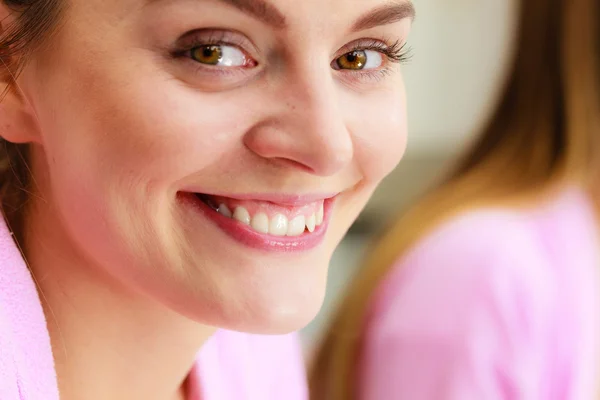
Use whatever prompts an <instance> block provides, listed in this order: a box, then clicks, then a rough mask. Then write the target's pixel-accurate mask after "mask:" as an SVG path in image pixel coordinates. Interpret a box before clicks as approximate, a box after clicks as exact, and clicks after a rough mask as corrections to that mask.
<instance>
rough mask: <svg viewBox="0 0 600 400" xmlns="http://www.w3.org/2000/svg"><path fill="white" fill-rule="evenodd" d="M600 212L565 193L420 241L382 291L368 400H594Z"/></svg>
mask: <svg viewBox="0 0 600 400" xmlns="http://www.w3.org/2000/svg"><path fill="white" fill-rule="evenodd" d="M598 261H599V254H598V235H597V226H596V217H595V215H594V213H593V211H592V207H591V205H590V204H589V202H588V199H587V198H586V197H585V195H584V194H583V193H581V192H579V191H577V190H569V191H567V192H565V193H563V194H562V195H561V196H559V197H557V198H556V199H554V200H553V201H551V202H550V203H548V204H547V205H545V206H544V207H543V208H541V209H538V210H536V211H517V210H511V209H502V208H498V209H480V210H476V211H471V212H468V213H466V214H463V215H460V216H457V217H455V218H453V219H451V220H449V221H447V222H446V223H444V224H443V225H441V226H439V227H438V228H437V229H435V231H433V232H432V233H431V234H429V235H428V236H427V237H425V238H424V239H423V240H421V241H420V243H419V244H418V245H417V246H416V247H415V248H414V249H413V250H412V251H411V252H409V253H408V255H407V256H406V257H405V258H404V259H402V260H401V261H399V262H398V264H397V266H396V267H395V268H394V269H393V270H392V272H391V274H390V275H389V276H388V278H387V279H386V280H385V281H384V283H383V284H382V286H381V287H380V288H379V290H378V292H377V294H376V296H375V298H374V301H373V304H372V307H371V309H370V314H369V319H368V323H367V325H366V327H365V341H364V343H363V345H364V350H363V354H362V357H363V358H362V361H361V363H360V366H359V367H358V368H359V371H358V372H359V374H360V375H359V376H360V382H361V385H360V389H361V390H360V399H361V400H391V399H406V400H517V399H519V400H592V399H595V398H597V394H598V392H597V388H598V385H597V383H599V380H600V370H599V369H598V363H597V361H598V355H599V353H598V349H599V339H600V307H599V303H600V298H599V283H600V276H599V275H598V268H599V267H600V264H599V263H598Z"/></svg>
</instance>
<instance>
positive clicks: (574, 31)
mask: <svg viewBox="0 0 600 400" xmlns="http://www.w3.org/2000/svg"><path fill="white" fill-rule="evenodd" d="M517 40H518V44H517V49H516V53H515V57H514V62H513V66H512V70H511V73H510V76H509V78H508V80H507V83H506V87H505V90H504V93H503V96H502V98H501V100H500V103H499V105H498V107H497V109H496V111H495V113H494V115H493V116H492V118H491V120H490V122H489V124H488V126H487V128H486V129H485V131H484V132H483V134H482V135H481V137H480V139H479V141H478V142H477V143H476V144H475V145H474V146H473V147H472V148H471V150H470V151H468V153H467V154H466V156H465V157H464V158H463V159H462V161H461V162H460V163H459V164H458V166H457V168H456V169H455V172H454V173H453V174H451V175H450V176H449V177H448V178H447V179H446V180H445V182H444V183H443V184H441V185H440V186H439V187H438V188H436V189H435V190H433V191H431V192H430V193H429V194H428V195H427V196H425V197H424V199H423V200H422V201H421V202H419V203H418V204H417V205H416V206H415V207H413V208H412V209H411V210H409V212H408V213H406V214H405V215H404V216H403V217H401V218H400V219H399V220H398V221H397V222H396V223H395V224H394V225H393V226H392V228H391V229H390V230H389V231H388V232H387V233H386V234H385V235H384V237H383V238H382V239H381V240H380V241H379V242H378V244H377V245H376V246H375V248H374V250H373V251H372V252H371V254H370V255H369V256H368V257H367V259H366V262H365V265H364V268H363V269H362V270H361V271H360V272H359V273H358V276H357V277H356V278H355V280H354V282H353V283H352V284H351V285H350V289H349V291H348V295H347V296H346V298H345V299H344V301H343V302H342V305H341V307H340V308H339V310H338V312H337V314H336V316H335V318H334V319H333V323H332V325H331V328H330V329H329V331H328V332H327V333H326V336H325V339H324V341H323V343H322V345H321V347H320V350H319V352H318V353H317V355H316V357H315V360H314V365H313V367H312V369H311V372H310V385H311V397H312V399H313V400H350V399H353V398H356V397H355V396H356V393H357V388H358V385H360V376H358V375H357V364H358V362H359V360H360V349H361V338H362V332H363V328H364V326H363V324H364V319H365V316H366V313H367V311H368V308H369V299H370V298H371V295H372V294H373V292H374V291H375V290H376V289H377V287H378V285H379V284H380V282H381V281H382V280H383V279H385V276H386V274H387V273H388V272H389V271H390V269H391V268H392V266H393V265H394V264H395V263H396V262H397V261H398V260H399V259H401V258H402V256H403V254H404V253H405V252H407V251H408V250H409V249H410V248H411V246H412V245H414V244H415V242H416V241H418V240H419V239H420V238H422V237H423V236H424V235H425V234H426V233H427V232H428V231H430V230H431V229H432V228H434V227H435V226H436V225H438V224H439V223H441V222H442V221H443V220H444V219H447V218H450V217H451V216H453V215H456V213H459V212H463V211H465V209H469V208H473V207H478V206H483V205H491V204H502V205H509V206H510V205H512V206H515V207H525V206H531V205H535V204H536V203H539V201H540V200H541V199H542V198H544V197H545V196H546V195H548V194H550V193H552V192H553V191H555V190H559V189H560V188H563V187H565V186H566V185H569V184H575V185H580V186H581V187H582V188H583V189H584V190H587V191H588V192H589V194H590V198H591V199H592V200H593V201H594V202H595V204H596V206H597V205H598V204H600V189H599V188H598V187H599V186H600V184H599V183H598V182H595V184H593V183H594V181H596V180H597V178H598V175H599V172H600V168H598V166H597V165H596V164H597V163H598V162H600V142H599V139H600V59H599V56H598V55H599V54H600V10H599V6H598V2H597V0H523V1H521V6H520V24H519V33H518V39H517ZM594 187H596V189H594Z"/></svg>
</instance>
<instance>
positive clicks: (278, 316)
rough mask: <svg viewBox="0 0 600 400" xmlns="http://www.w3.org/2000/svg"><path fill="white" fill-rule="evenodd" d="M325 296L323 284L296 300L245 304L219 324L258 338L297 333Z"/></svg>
mask: <svg viewBox="0 0 600 400" xmlns="http://www.w3.org/2000/svg"><path fill="white" fill-rule="evenodd" d="M324 296H325V288H324V285H323V287H322V288H319V289H314V290H312V291H311V292H310V295H309V296H302V297H296V298H290V297H289V296H288V297H285V298H279V299H275V298H271V301H270V302H269V304H267V305H264V304H256V303H255V304H249V308H244V309H243V310H240V311H238V312H237V313H236V315H235V316H233V317H232V318H229V322H230V323H225V324H220V325H222V326H223V327H224V328H226V329H229V330H234V331H240V332H247V333H252V334H261V335H283V334H288V333H291V332H295V331H298V330H300V329H302V328H304V327H305V326H306V325H308V324H309V323H310V322H311V321H312V320H313V319H314V318H315V317H316V315H317V314H318V313H319V311H320V310H321V307H322V305H323V299H324Z"/></svg>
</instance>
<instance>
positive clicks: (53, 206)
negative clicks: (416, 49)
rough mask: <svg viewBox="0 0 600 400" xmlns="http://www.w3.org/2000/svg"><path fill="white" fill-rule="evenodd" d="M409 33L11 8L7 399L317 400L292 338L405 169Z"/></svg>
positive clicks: (14, 2) (186, 1) (127, 9)
mask: <svg viewBox="0 0 600 400" xmlns="http://www.w3.org/2000/svg"><path fill="white" fill-rule="evenodd" d="M413 15H414V10H413V7H412V5H411V4H410V3H409V2H391V3H390V2H384V1H381V0H363V1H360V2H356V1H354V0H328V1H323V0H318V1H317V0H315V1H303V2H289V1H287V0H269V1H268V2H267V1H262V0H203V1H200V0H152V1H148V0H119V1H117V0H109V1H107V0H85V1H84V0H72V1H66V0H3V1H2V2H1V3H0V17H1V18H0V20H1V21H2V24H1V28H2V37H1V38H0V56H1V57H2V61H3V63H4V64H5V69H4V73H3V74H2V75H1V77H0V78H1V79H2V83H3V87H4V94H5V95H4V97H3V102H2V107H1V108H0V121H1V122H2V124H1V125H0V126H1V128H2V129H1V131H0V134H1V136H2V139H3V143H2V145H3V146H2V149H3V150H4V151H3V152H2V154H1V155H0V159H1V160H2V161H3V162H2V163H0V164H1V166H3V169H1V170H0V182H1V184H2V198H1V200H2V205H3V211H4V215H5V217H6V221H7V225H6V226H5V225H2V226H1V229H0V349H1V350H0V371H2V372H1V373H0V398H2V399H17V398H18V399H26V400H34V399H35V400H38V399H44V400H56V399H58V394H59V392H60V398H61V399H62V400H69V399H88V400H94V399H129V400H135V399H144V400H153V399H156V400H159V399H160V400H166V399H188V400H199V399H202V400H207V399H208V400H211V399H214V400H217V399H218V400H227V399H236V400H237V399H246V398H257V399H261V400H262V399H264V400H268V399H291V400H293V399H303V398H305V397H306V395H307V394H306V388H305V385H304V374H303V372H302V371H303V366H302V361H301V359H300V356H299V349H298V347H297V343H296V338H295V336H294V335H293V334H291V333H290V332H294V331H295V330H297V329H298V328H300V327H302V326H303V325H305V324H306V323H307V322H308V321H309V320H310V319H311V318H312V317H313V316H314V315H315V313H316V312H317V311H318V309H319V307H320V305H321V300H322V297H323V292H324V288H325V280H326V275H327V265H328V262H329V259H330V257H331V254H332V252H333V250H334V248H335V247H336V245H337V244H338V243H339V241H340V240H341V238H342V236H343V235H344V233H345V232H346V230H347V229H348V227H349V226H350V224H351V223H352V222H353V221H354V219H355V218H356V216H357V214H358V213H359V212H360V210H361V209H362V207H363V206H364V204H365V203H366V201H367V200H368V198H369V197H370V195H371V193H372V192H373V190H374V189H375V187H376V186H377V184H378V183H379V182H380V181H381V180H382V179H383V178H384V176H385V175H386V174H387V173H388V172H390V171H391V170H392V169H393V168H394V166H395V165H396V164H397V163H398V161H399V160H400V158H401V156H402V154H403V151H404V147H405V141H406V112H405V108H406V107H405V94H404V86H403V82H402V75H401V71H400V64H401V63H402V62H403V61H405V60H406V58H407V52H406V47H405V44H406V40H407V37H408V34H409V30H410V26H411V22H412V17H413ZM13 238H15V239H16V246H15V243H13ZM17 249H20V250H21V251H19V250H17ZM24 260H26V261H27V264H26V263H25V262H24ZM34 282H35V284H34ZM264 334H281V336H262V335H264Z"/></svg>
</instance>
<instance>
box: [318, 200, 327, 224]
mask: <svg viewBox="0 0 600 400" xmlns="http://www.w3.org/2000/svg"><path fill="white" fill-rule="evenodd" d="M323 214H325V212H324V210H323V203H321V205H320V206H319V211H317V215H316V219H317V221H316V222H317V225H321V224H322V223H323V217H324V215H323Z"/></svg>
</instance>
